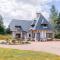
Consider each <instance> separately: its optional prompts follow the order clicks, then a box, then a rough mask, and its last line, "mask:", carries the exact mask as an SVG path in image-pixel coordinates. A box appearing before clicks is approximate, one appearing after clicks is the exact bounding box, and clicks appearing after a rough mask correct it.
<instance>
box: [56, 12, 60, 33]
mask: <svg viewBox="0 0 60 60" xmlns="http://www.w3.org/2000/svg"><path fill="white" fill-rule="evenodd" d="M55 28H56V30H57V32H60V13H59V16H58V19H57V20H56V27H55Z"/></svg>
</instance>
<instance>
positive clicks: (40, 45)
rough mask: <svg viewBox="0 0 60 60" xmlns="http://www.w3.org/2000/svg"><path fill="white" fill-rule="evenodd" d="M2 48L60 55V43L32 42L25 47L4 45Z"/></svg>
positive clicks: (0, 45)
mask: <svg viewBox="0 0 60 60" xmlns="http://www.w3.org/2000/svg"><path fill="white" fill-rule="evenodd" d="M0 47H3V48H13V49H19V50H32V51H43V52H48V53H53V54H56V55H60V41H51V42H31V44H25V45H2V44H0Z"/></svg>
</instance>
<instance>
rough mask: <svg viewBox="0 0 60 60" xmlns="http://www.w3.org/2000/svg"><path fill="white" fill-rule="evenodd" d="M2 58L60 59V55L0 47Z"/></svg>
mask: <svg viewBox="0 0 60 60" xmlns="http://www.w3.org/2000/svg"><path fill="white" fill-rule="evenodd" d="M0 60H60V57H59V56H57V55H53V54H49V53H44V52H35V51H24V50H16V49H8V48H0Z"/></svg>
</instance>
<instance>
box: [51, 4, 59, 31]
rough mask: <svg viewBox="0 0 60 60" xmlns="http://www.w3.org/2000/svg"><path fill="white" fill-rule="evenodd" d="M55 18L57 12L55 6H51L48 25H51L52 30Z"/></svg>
mask: <svg viewBox="0 0 60 60" xmlns="http://www.w3.org/2000/svg"><path fill="white" fill-rule="evenodd" d="M57 18H58V11H57V10H56V8H55V6H54V5H52V6H51V9H50V23H51V24H52V27H53V29H54V30H55V25H56V20H57Z"/></svg>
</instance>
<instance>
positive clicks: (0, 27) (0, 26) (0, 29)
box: [0, 15, 5, 34]
mask: <svg viewBox="0 0 60 60" xmlns="http://www.w3.org/2000/svg"><path fill="white" fill-rule="evenodd" d="M0 34H5V28H4V25H3V18H2V16H1V15H0Z"/></svg>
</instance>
